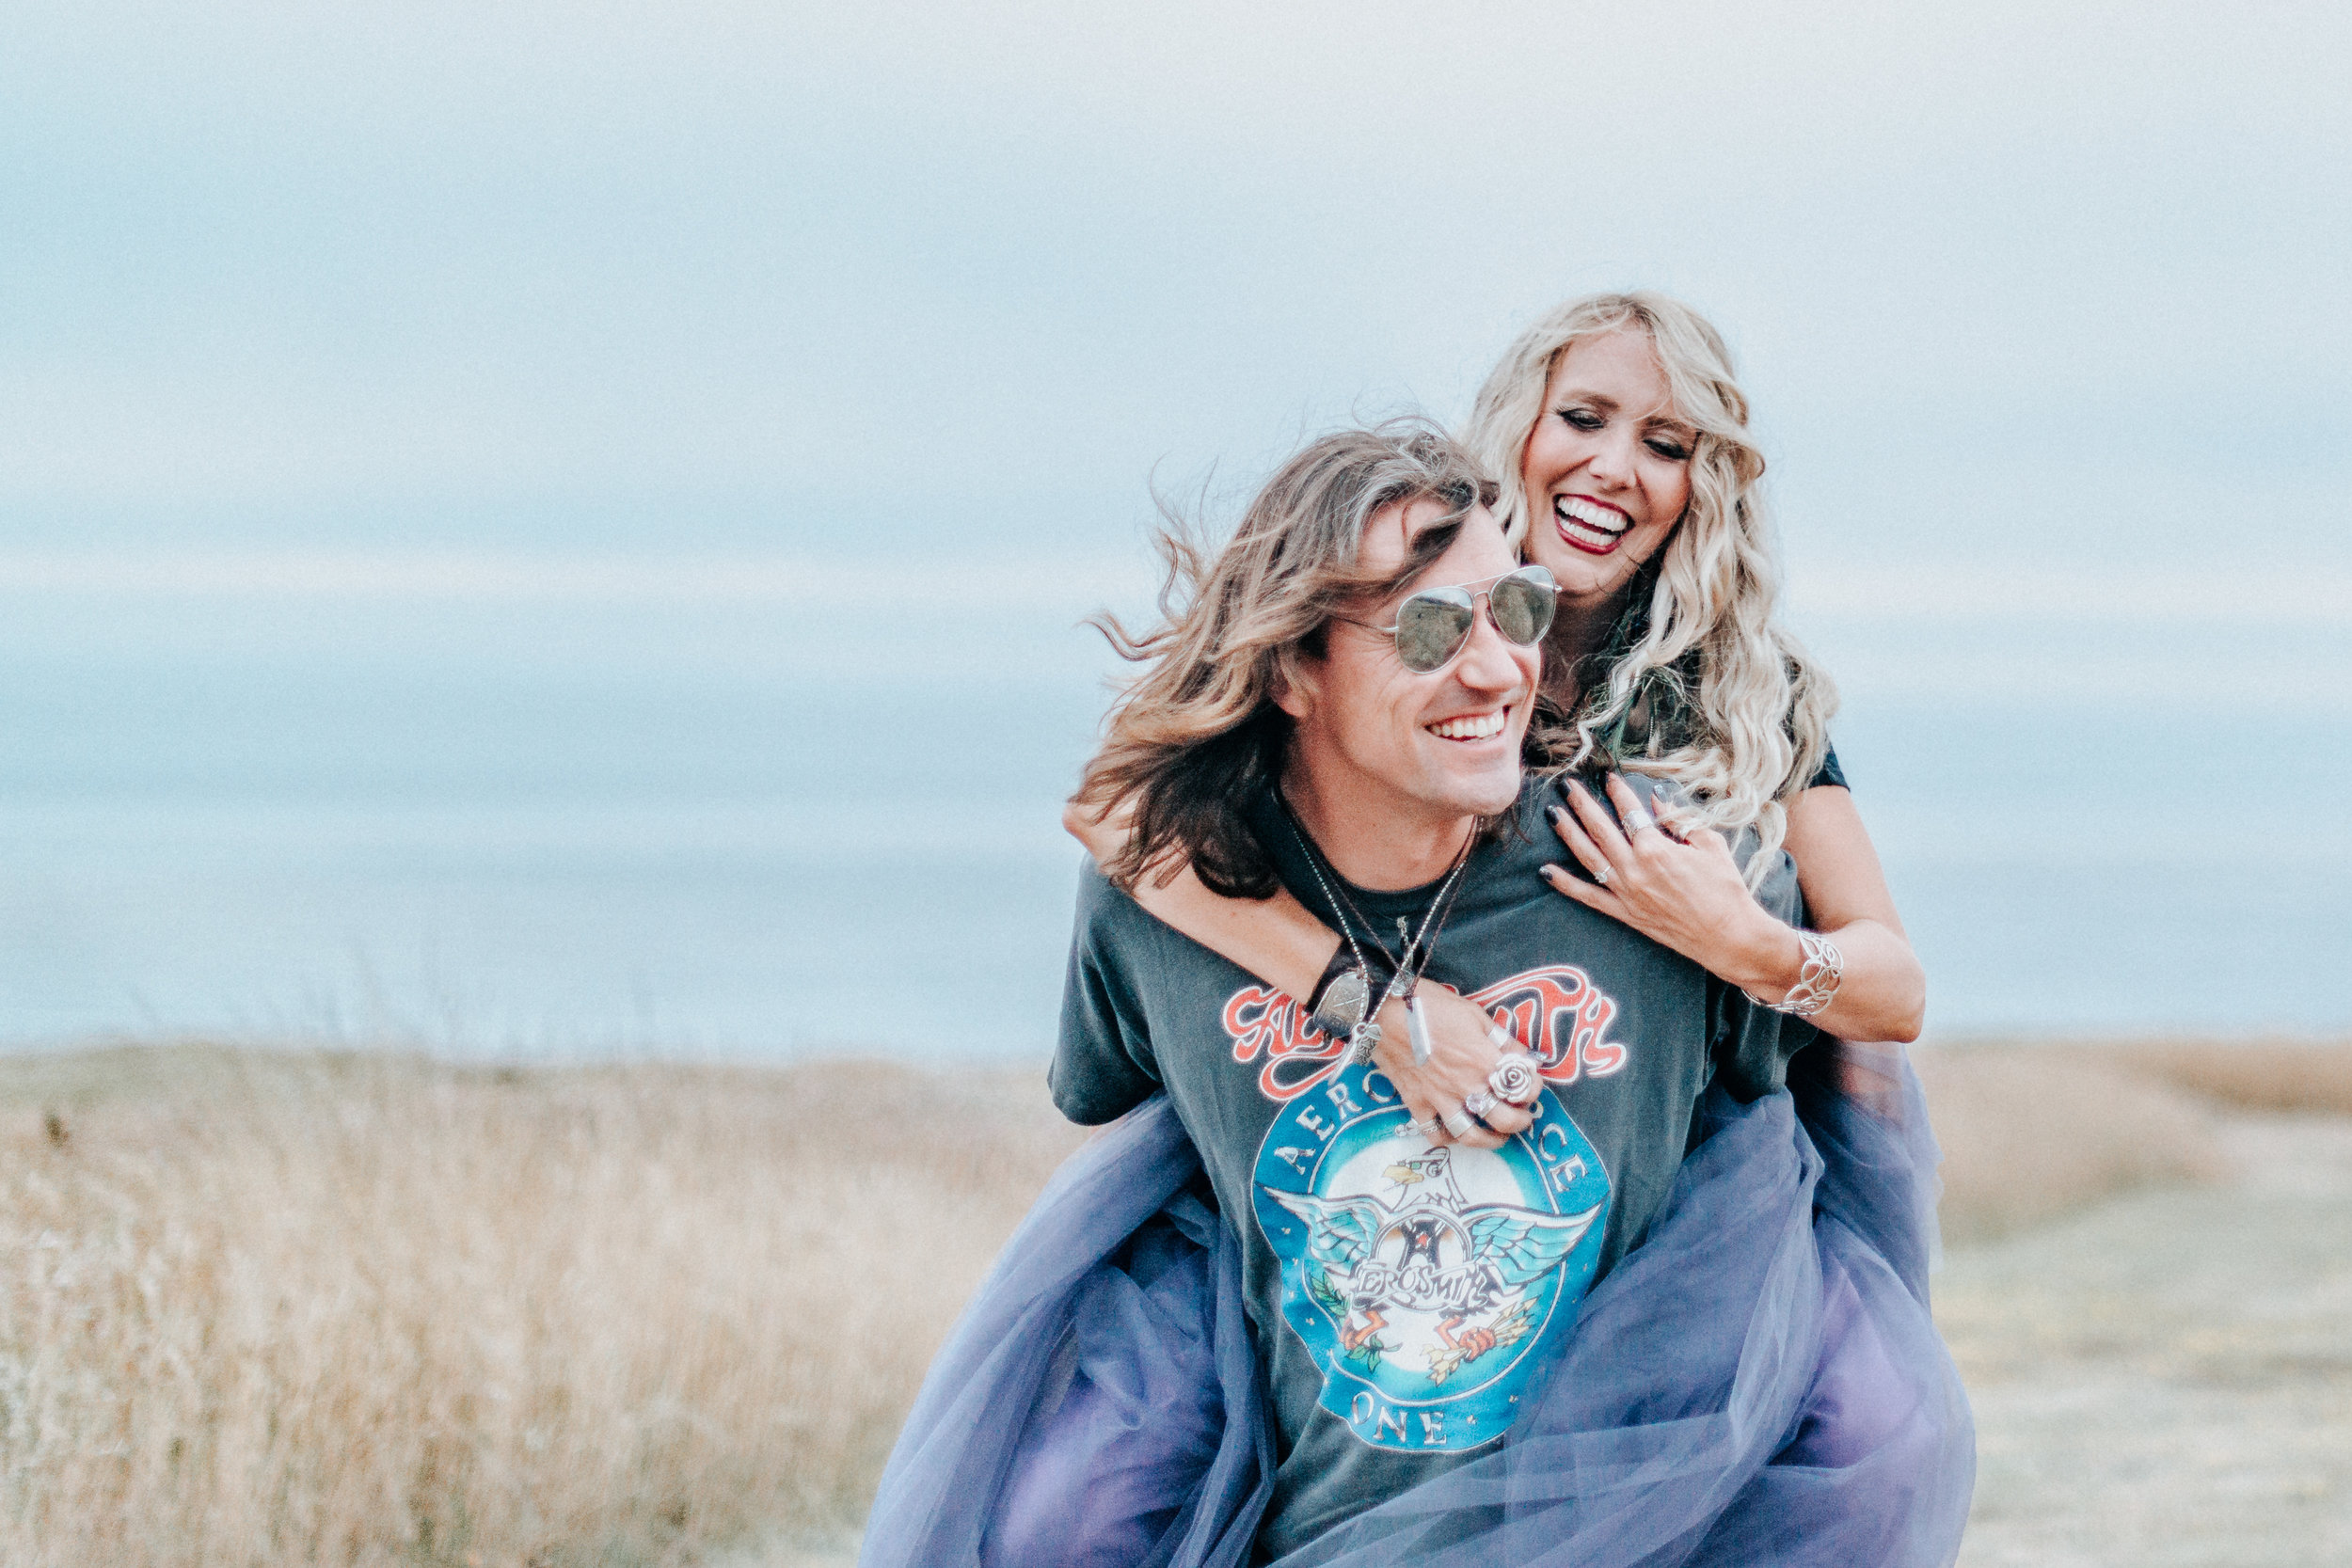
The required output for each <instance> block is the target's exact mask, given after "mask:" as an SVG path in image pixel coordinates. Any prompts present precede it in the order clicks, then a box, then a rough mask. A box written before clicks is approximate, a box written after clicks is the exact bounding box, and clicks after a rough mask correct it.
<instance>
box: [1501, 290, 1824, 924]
mask: <svg viewBox="0 0 2352 1568" xmlns="http://www.w3.org/2000/svg"><path fill="white" fill-rule="evenodd" d="M1628 330H1630V331H1638V332H1641V333H1643V334H1644V335H1645V336H1646V337H1647V338H1648V339H1649V341H1650V344H1651V346H1652V347H1654V348H1655V349H1656V350H1657V352H1658V362H1659V364H1660V366H1661V368H1662V369H1663V370H1664V372H1665V377H1666V385H1667V387H1668V388H1669V389H1670V390H1671V392H1672V395H1673V398H1674V411H1675V413H1676V415H1677V417H1678V418H1680V419H1682V420H1686V421H1687V422H1688V423H1689V424H1690V425H1691V426H1692V428H1693V429H1694V430H1695V431H1696V432H1697V437H1698V439H1697V445H1696V448H1695V450H1694V451H1692V454H1691V500H1690V505H1689V507H1688V509H1687V510H1685V511H1684V513H1683V515H1682V519H1681V521H1680V523H1678V524H1677V526H1676V528H1675V531H1674V532H1673V533H1672V534H1671V535H1670V536H1669V537H1668V538H1667V540H1666V543H1665V544H1664V545H1663V546H1661V548H1660V549H1659V551H1658V553H1657V554H1656V555H1655V556H1653V557H1652V558H1651V560H1650V562H1648V563H1647V564H1646V565H1645V566H1644V567H1643V569H1642V570H1641V572H1640V573H1639V574H1637V576H1636V577H1635V578H1634V580H1633V583H1632V585H1631V595H1630V598H1629V602H1628V604H1627V607H1626V611H1625V614H1624V615H1623V617H1622V618H1621V619H1620V620H1619V622H1618V624H1617V626H1616V628H1615V631H1614V634H1613V636H1611V637H1610V639H1609V640H1608V641H1607V643H1606V644H1605V645H1604V646H1603V647H1602V648H1601V649H1599V650H1598V651H1597V654H1596V655H1595V656H1593V657H1588V658H1587V659H1586V660H1584V662H1583V666H1582V667H1581V668H1580V669H1579V670H1578V671H1577V672H1576V675H1577V685H1578V688H1579V690H1578V695H1577V700H1576V704H1575V708H1574V711H1573V712H1571V713H1568V714H1565V715H1554V716H1553V720H1552V721H1551V722H1549V723H1548V724H1546V725H1544V726H1543V727H1542V728H1541V729H1540V730H1539V731H1538V733H1537V735H1536V736H1534V743H1535V745H1536V747H1537V748H1539V749H1541V750H1543V751H1546V752H1549V755H1550V757H1551V759H1552V763H1553V766H1554V767H1555V768H1559V769H1562V770H1566V769H1574V768H1593V767H1599V766H1613V767H1618V768H1624V769H1626V770H1627V771H1629V772H1637V773H1647V774H1651V775H1654V776H1657V777H1660V778H1665V779H1671V780H1673V781H1675V782H1676V783H1677V784H1680V785H1682V786H1683V788H1684V790H1685V791H1686V792H1687V793H1688V795H1689V797H1690V800H1691V803H1692V805H1693V806H1694V807H1695V808H1696V814H1697V816H1698V819H1699V821H1700V823H1701V824H1703V825H1704V826H1707V827H1711V828H1719V829H1724V830H1727V831H1737V830H1739V829H1742V828H1754V829H1755V830H1756V832H1757V835H1758V837H1759V838H1760V839H1761V841H1762V846H1761V847H1762V849H1763V851H1764V852H1763V853H1759V854H1758V855H1756V858H1755V859H1754V860H1753V861H1752V862H1751V863H1750V875H1751V877H1755V878H1760V877H1761V876H1763V875H1764V873H1765V871H1766V870H1767V869H1769V865H1770V862H1771V860H1772V856H1771V853H1770V852H1771V851H1772V850H1773V849H1776V848H1778V847H1780V844H1781V841H1782V839H1783V838H1784V837H1785V836H1786V834H1787V832H1788V816H1787V812H1786V810H1785V808H1784V804H1783V802H1784V801H1786V800H1787V799H1788V797H1789V796H1791V795H1793V794H1795V793H1796V792H1797V791H1799V790H1801V789H1803V788H1804V786H1805V784H1806V783H1807V782H1808V781H1809V780H1810V779H1811V778H1812V777H1813V775H1814V773H1815V772H1816V771H1817V770H1818V769H1819V768H1820V765H1821V758H1822V756H1823V755H1824V754H1825V753H1826V752H1827V750H1828V747H1829V721H1830V718H1831V716H1832V715H1833V714H1834V713H1835V712H1836V707H1837V691H1836V686H1835V685H1834V684H1833V683H1832V682H1831V680H1830V678H1829V676H1828V674H1827V673H1825V672H1823V671H1822V670H1821V668H1820V666H1819V665H1817V664H1815V663H1814V662H1813V661H1812V660H1811V659H1810V658H1809V657H1807V656H1806V655H1805V653H1804V649H1803V648H1802V647H1801V646H1799V645H1798V643H1797V641H1796V640H1795V639H1794V638H1792V637H1790V636H1789V635H1788V632H1787V631H1785V630H1784V629H1782V628H1781V627H1780V626H1777V625H1775V624H1774V621H1773V615H1774V611H1775V609H1776V607H1777V604H1778V601H1779V596H1780V563H1779V559H1778V551H1777V548H1776V546H1775V543H1774V540H1773V537H1772V520H1771V517H1770V515H1768V514H1767V512H1766V510H1765V506H1764V498H1763V495H1762V493H1761V491H1760V489H1759V482H1760V481H1761V480H1762V479H1763V477H1764V454H1763V453H1762V452H1761V451H1758V450H1757V449H1756V444H1755V442H1754V441H1753V440H1752V439H1751V438H1750V436H1749V434H1748V400H1747V396H1746V394H1745V393H1743V392H1742V391H1740V384H1739V381H1738V379H1737V378H1736V376H1735V375H1734V373H1733V371H1732V364H1731V354H1730V351H1729V350H1728V349H1727V348H1726V347H1725V346H1724V341H1723V338H1722V337H1721V336H1720V335H1719V334H1718V333H1717V332H1716V330H1715V329H1714V327H1712V326H1710V325H1708V323H1707V321H1706V319H1705V318H1704V317H1702V316H1701V315H1699V313H1698V312H1697V311H1695V310H1693V309H1691V308H1690V307H1689V306H1687V305H1684V304H1682V303H1681V302H1680V301H1678V300H1674V299H1669V298H1667V297H1666V296H1665V295H1663V294H1658V293H1646V292H1645V293H1621V294H1620V293H1610V294H1592V295H1588V296H1587V297H1585V298H1582V299H1576V300H1570V301H1569V302H1568V303H1567V304H1565V305H1563V306H1560V307H1558V308H1557V309H1553V310H1551V311H1550V312H1549V313H1548V314H1546V315H1545V316H1544V317H1543V319H1541V320H1540V321H1538V322H1536V323H1535V324H1534V325H1533V326H1531V327H1529V328H1528V329H1527V330H1526V331H1525V332H1523V333H1521V334H1520V335H1519V338H1518V341H1517V342H1514V343H1513V344H1512V345H1511V347H1510V348H1509V349H1508V350H1507V351H1506V352H1505V353H1504V355H1503V356H1502V363H1501V364H1499V365H1497V366H1496V367H1495V370H1494V372H1493V373H1492V374H1491V375H1489V376H1488V377H1487V378H1486V386H1485V387H1484V388H1481V390H1480V391H1479V394H1478V402H1477V404H1476V406H1475V408H1474V409H1473V411H1472V412H1471V415H1470V423H1469V426H1468V428H1467V429H1466V430H1465V432H1464V434H1463V444H1464V445H1465V446H1467V447H1468V448H1469V449H1470V451H1471V452H1472V453H1473V454H1474V455H1475V456H1476V457H1477V458H1478V459H1479V461H1480V462H1481V463H1482V464H1483V465H1484V466H1485V467H1486V470H1487V471H1488V472H1490V473H1492V474H1494V475H1495V476H1496V478H1497V479H1498V480H1499V481H1500V482H1501V488H1502V498H1501V500H1500V502H1499V503H1498V505H1497V507H1496V515H1497V516H1498V517H1500V518H1501V519H1502V525H1503V528H1504V529H1505V530H1506V531H1508V532H1509V534H1510V536H1511V538H1512V540H1513V541H1514V543H1518V542H1520V541H1523V540H1524V539H1525V537H1526V532H1527V530H1528V527H1529V525H1530V523H1531V521H1532V519H1531V517H1530V512H1531V507H1530V503H1529V501H1528V498H1527V495H1526V493H1525V491H1524V489H1523V487H1522V486H1521V483H1520V467H1521V462H1522V460H1523V458H1524V456H1525V453H1526V451H1527V443H1528V440H1529V438H1530V437H1531V436H1534V432H1535V427H1536V425H1537V423H1538V422H1539V421H1540V420H1543V419H1544V417H1545V416H1546V414H1547V413H1548V412H1549V410H1548V409H1547V408H1546V407H1545V406H1544V394H1545V391H1546V390H1547V388H1549V386H1550V383H1551V375H1552V372H1554V371H1555V370H1556V369H1558V367H1559V363H1560V357H1561V356H1562V355H1564V354H1565V353H1566V352H1567V351H1568V349H1569V348H1570V347H1571V346H1572V345H1574V344H1575V343H1576V342H1578V341H1581V340H1582V339H1586V338H1594V337H1598V336H1600V335H1601V334H1604V333H1608V332H1616V331H1628Z"/></svg>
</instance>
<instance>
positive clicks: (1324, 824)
mask: <svg viewBox="0 0 2352 1568" xmlns="http://www.w3.org/2000/svg"><path fill="white" fill-rule="evenodd" d="M1318 784H1324V787H1318ZM1282 794H1283V797H1284V799H1286V800H1289V801H1290V806H1291V810H1292V811H1293V812H1295V813H1296V814H1297V816H1298V820H1299V824H1300V825H1301V826H1302V827H1304V828H1305V829H1306V830H1307V832H1308V834H1309V836H1311V838H1313V840H1314V841H1315V847H1316V848H1318V849H1320V850H1322V851H1323V858H1324V859H1325V860H1327V861H1329V862H1330V863H1331V869H1332V870H1334V871H1336V872H1338V873H1339V874H1340V875H1341V876H1342V877H1343V878H1345V879H1347V880H1348V881H1350V882H1353V883H1354V884H1355V885H1356V886H1358V887H1361V888H1371V889H1373V890H1374V891H1375V892H1381V893H1390V892H1398V891H1402V890H1403V889H1406V888H1416V887H1421V886H1422V885H1423V884H1425V883H1429V882H1434V881H1436V880H1437V879H1438V878H1440V877H1442V876H1444V875H1445V874H1446V873H1447V872H1448V871H1450V870H1452V869H1453V866H1454V861H1455V860H1456V859H1457V858H1458V857H1459V856H1460V855H1461V853H1462V847H1463V846H1464V845H1467V844H1468V843H1470V838H1471V835H1472V834H1474V833H1475V832H1477V831H1478V819H1477V818H1476V817H1475V816H1439V815H1437V814H1435V813H1432V812H1429V811H1427V810H1425V809H1424V810H1419V811H1416V810H1414V809H1413V808H1412V805H1411V803H1410V802H1407V801H1404V800H1396V799H1394V798H1385V799H1384V798H1383V797H1384V795H1385V792H1384V791H1381V790H1377V789H1362V788H1333V787H1329V786H1328V784H1325V782H1324V781H1321V780H1319V779H1318V778H1317V776H1316V772H1315V770H1314V769H1313V768H1303V767H1300V766H1298V765H1296V764H1295V763H1294V764H1293V765H1292V766H1291V767H1289V768H1285V769H1283V773H1282Z"/></svg>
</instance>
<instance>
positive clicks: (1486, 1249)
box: [1264, 1151, 1601, 1383]
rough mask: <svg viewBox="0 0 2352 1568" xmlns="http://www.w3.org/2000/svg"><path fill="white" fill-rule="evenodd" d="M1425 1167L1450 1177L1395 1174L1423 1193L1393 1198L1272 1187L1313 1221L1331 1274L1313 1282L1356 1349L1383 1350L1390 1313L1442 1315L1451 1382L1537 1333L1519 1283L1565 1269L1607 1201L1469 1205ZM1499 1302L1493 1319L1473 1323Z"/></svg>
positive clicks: (1311, 1244) (1318, 1257) (1432, 1358)
mask: <svg viewBox="0 0 2352 1568" xmlns="http://www.w3.org/2000/svg"><path fill="white" fill-rule="evenodd" d="M1433 1152H1434V1151H1433ZM1424 1176H1433V1177H1438V1178H1440V1179H1441V1180H1434V1181H1430V1182H1428V1183H1427V1184H1426V1185H1424V1184H1423V1183H1422V1179H1419V1178H1417V1179H1416V1180H1414V1181H1411V1182H1406V1181H1403V1180H1399V1179H1398V1178H1397V1177H1396V1176H1395V1174H1394V1172H1393V1170H1392V1171H1391V1180H1399V1185H1401V1186H1404V1187H1405V1188H1406V1191H1407V1192H1408V1193H1412V1194H1414V1196H1412V1197H1411V1198H1410V1199H1409V1200H1408V1201H1406V1202H1405V1203H1403V1204H1399V1205H1397V1206H1394V1207H1391V1206H1390V1205H1389V1204H1387V1203H1384V1202H1382V1201H1381V1200H1380V1199H1379V1198H1377V1197H1375V1196H1371V1195H1369V1194H1363V1195H1358V1196H1347V1197H1328V1198H1327V1197H1318V1196H1315V1195H1314V1194H1312V1193H1290V1192H1284V1191H1282V1190H1280V1189H1279V1188H1276V1187H1266V1188H1264V1191H1265V1192H1266V1193H1267V1195H1268V1196H1271V1197H1272V1198H1273V1199H1274V1201H1275V1202H1277V1203H1279V1204H1280V1205H1281V1206H1282V1207H1283V1208H1284V1209H1286V1210H1288V1211H1289V1212H1291V1213H1293V1214H1295V1215H1296V1216H1297V1217H1298V1218H1299V1219H1301V1220H1303V1221H1305V1222H1306V1226H1307V1248H1306V1252H1307V1259H1308V1262H1309V1263H1310V1265H1320V1268H1319V1269H1315V1268H1311V1269H1310V1274H1311V1275H1314V1274H1318V1273H1319V1274H1321V1275H1323V1276H1324V1277H1323V1278H1321V1279H1311V1290H1313V1292H1314V1294H1315V1295H1316V1296H1317V1298H1318V1299H1320V1300H1322V1301H1324V1302H1325V1304H1326V1306H1327V1307H1336V1308H1337V1311H1335V1312H1334V1314H1333V1315H1334V1316H1336V1317H1339V1318H1340V1319H1341V1320H1342V1321H1341V1323H1340V1324H1339V1328H1340V1340H1341V1343H1342V1345H1343V1347H1344V1348H1345V1349H1346V1350H1347V1351H1348V1352H1349V1353H1350V1354H1361V1352H1360V1350H1359V1347H1361V1346H1362V1345H1364V1344H1367V1343H1370V1344H1372V1345H1373V1348H1374V1349H1375V1350H1376V1349H1381V1348H1384V1347H1383V1346H1382V1345H1381V1344H1380V1342H1379V1341H1377V1340H1376V1339H1375V1336H1376V1335H1377V1333H1378V1331H1379V1330H1380V1329H1382V1328H1384V1327H1386V1326H1388V1314H1389V1313H1391V1312H1393V1311H1397V1310H1400V1309H1402V1310H1405V1311H1411V1312H1427V1313H1433V1314H1436V1315H1437V1316H1438V1318H1439V1319H1440V1321H1439V1322H1438V1323H1437V1324H1436V1326H1435V1329H1434V1335H1435V1339H1436V1343H1435V1344H1432V1345H1430V1346H1429V1347H1427V1354H1426V1361H1427V1365H1428V1375H1429V1379H1430V1381H1431V1382H1433V1383H1443V1382H1444V1381H1445V1380H1446V1379H1447V1378H1449V1377H1451V1376H1452V1375H1453V1373H1454V1370H1455V1369H1456V1368H1457V1367H1459V1366H1460V1365H1461V1364H1462V1363H1464V1362H1465V1361H1471V1360H1475V1359H1477V1358H1478V1357H1479V1356H1481V1355H1484V1354H1486V1352H1487V1351H1489V1350H1492V1349H1494V1348H1496V1347H1497V1346H1500V1345H1508V1344H1511V1343H1513V1342H1515V1341H1516V1340H1518V1338H1520V1337H1521V1336H1523V1335H1524V1334H1525V1333H1526V1332H1527V1330H1528V1327H1529V1326H1530V1323H1529V1320H1530V1316H1531V1314H1530V1312H1529V1310H1528V1306H1527V1303H1526V1302H1525V1300H1524V1298H1522V1297H1520V1296H1518V1294H1517V1292H1518V1291H1520V1290H1521V1289H1522V1288H1523V1287H1525V1286H1527V1285H1530V1284H1532V1283H1534V1281H1535V1280H1537V1279H1539V1278H1541V1277H1542V1276H1543V1275H1546V1274H1548V1273H1549V1272H1550V1271H1551V1270H1553V1269H1555V1268H1558V1267H1559V1266H1560V1263H1561V1260H1562V1259H1565V1258H1566V1257H1567V1255H1568V1254H1569V1252H1571V1251H1572V1250H1574V1248H1575V1246H1576V1243H1578V1242H1579V1241H1581V1240H1582V1239H1583V1236H1584V1233H1585V1232H1586V1231H1587V1230H1589V1229H1591V1228H1592V1226H1593V1222H1594V1221H1595V1220H1596V1219H1597V1218H1598V1217H1599V1215H1600V1211H1601V1206H1600V1205H1598V1204H1596V1205H1594V1206H1593V1207H1592V1208H1590V1209H1587V1210H1585V1211H1584V1212H1582V1213H1581V1214H1549V1213H1545V1212H1542V1211H1541V1210H1536V1209H1525V1208H1520V1207H1518V1205H1516V1204H1508V1203H1478V1204H1464V1203H1462V1202H1461V1201H1460V1197H1459V1195H1458V1189H1456V1188H1455V1187H1454V1182H1453V1180H1452V1179H1451V1173H1450V1172H1448V1171H1445V1170H1443V1169H1442V1168H1439V1169H1437V1170H1433V1171H1430V1172H1427V1173H1424ZM1433 1187H1434V1188H1436V1189H1438V1190H1437V1191H1436V1192H1434V1193H1433V1192H1432V1191H1431V1189H1432V1188H1433ZM1417 1188H1418V1192H1416V1189H1417ZM1423 1195H1427V1196H1423ZM1449 1242H1450V1243H1452V1247H1451V1250H1452V1252H1453V1256H1452V1257H1451V1258H1450V1259H1449V1258H1448V1257H1446V1256H1445V1253H1446V1251H1447V1250H1448V1249H1447V1243H1449ZM1490 1311H1491V1317H1489V1318H1488V1319H1487V1321H1486V1322H1483V1323H1472V1320H1473V1319H1476V1318H1479V1317H1481V1316H1482V1315H1486V1314H1488V1313H1489V1312H1490ZM1465 1325H1470V1326H1465ZM1457 1331H1458V1332H1457Z"/></svg>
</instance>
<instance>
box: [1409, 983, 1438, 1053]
mask: <svg viewBox="0 0 2352 1568" xmlns="http://www.w3.org/2000/svg"><path fill="white" fill-rule="evenodd" d="M1405 1030H1406V1034H1407V1035H1409V1036H1411V1037H1412V1041H1413V1065H1414V1066H1415V1067H1427V1066H1428V1065H1429V1053H1430V1051H1431V1049H1432V1046H1431V1043H1430V1039H1429V1014H1428V1012H1427V1010H1426V1009H1424V1008H1423V1007H1422V1004H1421V993H1420V992H1419V991H1415V992H1414V993H1413V999H1412V1000H1411V1001H1409V1002H1407V1003H1406V1004H1405Z"/></svg>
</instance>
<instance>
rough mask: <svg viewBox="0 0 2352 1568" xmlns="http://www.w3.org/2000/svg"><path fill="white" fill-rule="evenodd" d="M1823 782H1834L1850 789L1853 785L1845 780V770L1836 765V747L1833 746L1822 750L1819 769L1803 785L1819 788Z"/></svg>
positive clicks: (1839, 786)
mask: <svg viewBox="0 0 2352 1568" xmlns="http://www.w3.org/2000/svg"><path fill="white" fill-rule="evenodd" d="M1823 784H1836V786H1837V787H1838V788H1840V789H1851V788H1852V787H1853V785H1851V784H1848V783H1847V782H1846V770H1845V769H1844V768H1840V767H1839V766H1838V765H1837V748H1836V747H1835V746H1832V747H1830V748H1828V749H1827V750H1826V751H1824V752H1822V753H1821V766H1820V769H1819V770H1818V771H1816V772H1815V773H1814V775H1813V777H1812V780H1811V781H1810V782H1809V783H1807V784H1805V786H1804V787H1805V788H1807V789H1819V788H1820V787H1821V786H1822V785H1823Z"/></svg>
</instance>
